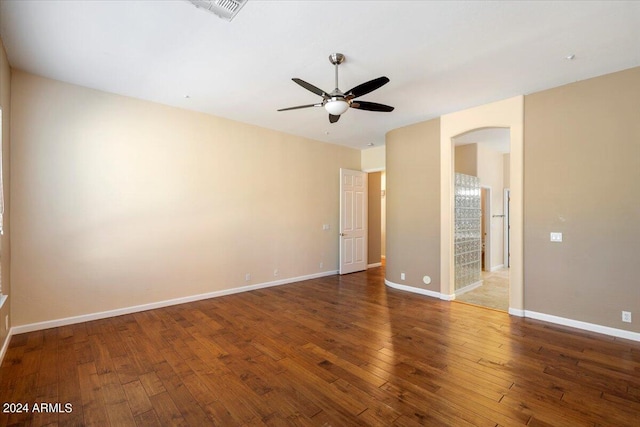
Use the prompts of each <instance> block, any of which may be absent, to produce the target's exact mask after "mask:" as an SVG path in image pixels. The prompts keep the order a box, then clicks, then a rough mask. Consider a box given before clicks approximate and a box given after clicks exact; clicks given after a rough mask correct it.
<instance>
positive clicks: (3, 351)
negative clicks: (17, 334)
mask: <svg viewBox="0 0 640 427" xmlns="http://www.w3.org/2000/svg"><path fill="white" fill-rule="evenodd" d="M12 335H13V328H10V329H9V332H8V333H7V336H6V338H5V339H4V343H3V344H2V349H0V365H2V361H3V360H4V355H5V354H6V353H7V350H8V349H9V343H10V342H11V336H12Z"/></svg>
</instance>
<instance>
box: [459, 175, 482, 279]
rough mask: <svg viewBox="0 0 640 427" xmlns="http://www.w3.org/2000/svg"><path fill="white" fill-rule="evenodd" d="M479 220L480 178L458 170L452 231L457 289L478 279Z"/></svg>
mask: <svg viewBox="0 0 640 427" xmlns="http://www.w3.org/2000/svg"><path fill="white" fill-rule="evenodd" d="M481 221H482V211H481V206H480V179H479V178H478V177H476V176H470V175H464V174H461V173H457V174H456V177H455V231H454V242H455V270H456V285H455V288H456V290H458V289H462V288H464V287H466V286H469V285H473V284H474V283H477V282H479V281H480V280H481V277H482V275H481V268H482V262H481V261H482V259H481V256H482V236H481V227H480V226H481V223H480V222H481Z"/></svg>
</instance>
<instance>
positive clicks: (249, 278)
mask: <svg viewBox="0 0 640 427" xmlns="http://www.w3.org/2000/svg"><path fill="white" fill-rule="evenodd" d="M244 280H246V281H247V282H248V281H249V280H251V273H247V274H245V275H244Z"/></svg>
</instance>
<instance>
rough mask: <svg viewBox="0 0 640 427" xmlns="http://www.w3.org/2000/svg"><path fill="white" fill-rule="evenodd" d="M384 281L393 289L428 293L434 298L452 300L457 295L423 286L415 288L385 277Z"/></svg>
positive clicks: (421, 293)
mask: <svg viewBox="0 0 640 427" xmlns="http://www.w3.org/2000/svg"><path fill="white" fill-rule="evenodd" d="M384 283H385V285H387V286H389V287H390V288H393V289H398V290H401V291H407V292H413V293H414V294H420V295H426V296H428V297H433V298H438V299H442V300H445V301H452V300H454V299H455V297H456V296H455V295H445V294H443V293H440V292H436V291H430V290H428V289H423V288H415V287H413V286H407V285H401V284H399V283H394V282H392V281H390V280H387V279H384Z"/></svg>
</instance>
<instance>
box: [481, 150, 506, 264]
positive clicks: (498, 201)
mask: <svg viewBox="0 0 640 427" xmlns="http://www.w3.org/2000/svg"><path fill="white" fill-rule="evenodd" d="M474 145H477V147H478V148H477V149H478V178H479V179H480V185H482V186H485V187H490V188H491V218H490V221H491V233H490V236H491V242H490V247H491V266H490V269H494V268H498V267H500V266H502V265H503V264H504V250H503V247H504V218H502V217H496V216H494V215H502V214H503V211H504V206H503V200H504V179H503V174H504V165H503V164H502V162H503V160H504V154H503V153H500V152H498V151H496V150H493V149H491V148H489V147H488V146H487V145H486V144H474Z"/></svg>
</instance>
